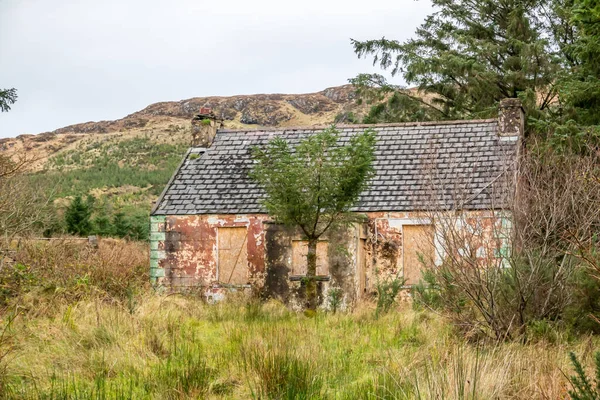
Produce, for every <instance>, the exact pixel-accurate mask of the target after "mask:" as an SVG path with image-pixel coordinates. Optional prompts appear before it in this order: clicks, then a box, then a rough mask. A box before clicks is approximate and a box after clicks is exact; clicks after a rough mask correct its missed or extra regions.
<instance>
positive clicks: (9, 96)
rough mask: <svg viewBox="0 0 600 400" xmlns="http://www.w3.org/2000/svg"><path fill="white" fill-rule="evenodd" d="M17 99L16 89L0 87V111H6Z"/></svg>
mask: <svg viewBox="0 0 600 400" xmlns="http://www.w3.org/2000/svg"><path fill="white" fill-rule="evenodd" d="M16 101H17V90H16V89H14V88H12V89H0V111H2V112H6V111H9V110H10V106H11V105H13V104H15V102H16Z"/></svg>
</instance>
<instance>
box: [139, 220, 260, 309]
mask: <svg viewBox="0 0 600 400" xmlns="http://www.w3.org/2000/svg"><path fill="white" fill-rule="evenodd" d="M266 219H267V216H266V215H189V216H166V217H163V216H153V217H152V222H151V224H152V226H151V260H152V261H151V277H152V279H153V283H155V284H159V285H162V286H164V287H168V288H170V289H172V290H192V289H196V288H202V290H203V291H205V292H206V293H207V296H209V297H210V296H213V295H214V296H216V297H219V296H221V295H222V294H223V293H225V292H227V290H225V288H226V287H229V286H232V285H227V283H226V281H225V282H224V277H219V265H218V260H219V258H218V234H219V229H220V228H235V227H246V228H247V237H246V238H245V244H244V246H245V250H246V253H247V260H242V261H243V263H240V265H239V266H238V268H244V267H245V268H247V271H248V272H247V278H248V279H247V281H246V282H245V283H243V284H237V285H233V286H236V288H250V287H262V286H263V281H264V271H265V262H264V254H265V251H264V232H263V227H262V224H263V221H265V220H266Z"/></svg>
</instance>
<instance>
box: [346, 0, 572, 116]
mask: <svg viewBox="0 0 600 400" xmlns="http://www.w3.org/2000/svg"><path fill="white" fill-rule="evenodd" d="M569 1H570V0H554V1H553V2H548V1H546V0H500V1H498V0H433V5H434V7H435V9H436V11H435V12H434V13H433V14H432V15H430V16H429V17H427V19H426V20H425V22H424V23H423V24H422V25H421V27H420V28H418V29H417V32H416V35H415V37H414V38H412V39H410V40H407V41H406V42H403V43H401V42H399V41H396V40H389V39H386V38H382V39H379V40H367V41H358V40H353V41H352V43H353V45H354V50H355V52H356V53H357V55H358V56H359V57H365V56H373V59H374V64H377V63H379V65H380V66H381V67H382V68H383V69H391V74H392V76H396V75H398V74H399V75H401V76H402V77H403V78H404V80H405V81H406V83H407V84H408V85H410V86H416V88H417V90H418V91H410V90H406V89H402V88H400V87H398V86H395V85H392V84H390V83H388V82H387V80H386V79H385V78H384V77H383V76H381V75H378V74H374V75H368V74H361V75H359V76H358V77H357V78H355V79H353V80H351V81H352V82H353V83H354V84H355V85H357V87H358V91H359V94H360V95H361V97H362V98H363V99H365V100H367V101H370V102H375V103H377V104H376V106H375V107H373V108H372V109H371V112H370V114H369V115H368V116H367V118H366V120H365V122H395V121H414V120H431V119H436V120H437V119H462V118H487V117H492V116H495V115H496V113H497V110H496V107H497V104H498V102H499V101H500V100H501V99H503V98H507V97H519V98H521V99H522V100H523V102H524V105H525V107H526V109H527V111H528V113H529V114H530V115H538V114H539V112H543V111H545V110H546V109H547V108H548V107H549V106H550V105H551V104H552V103H553V102H554V101H555V98H556V92H557V91H556V87H555V83H556V78H557V74H558V72H559V71H560V70H561V68H563V67H564V66H565V65H566V64H569V60H568V59H567V58H566V57H565V51H566V49H568V46H569V43H570V41H571V40H572V35H570V33H572V28H571V26H570V20H569V19H568V13H566V12H565V10H566V9H568V7H569Z"/></svg>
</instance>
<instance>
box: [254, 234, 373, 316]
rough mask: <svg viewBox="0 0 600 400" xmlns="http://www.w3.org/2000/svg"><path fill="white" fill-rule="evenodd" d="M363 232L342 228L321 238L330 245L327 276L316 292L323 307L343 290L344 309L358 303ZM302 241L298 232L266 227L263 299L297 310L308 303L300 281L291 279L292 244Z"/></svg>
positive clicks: (319, 283)
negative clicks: (335, 292) (333, 291)
mask: <svg viewBox="0 0 600 400" xmlns="http://www.w3.org/2000/svg"><path fill="white" fill-rule="evenodd" d="M360 230H361V227H360V226H351V227H347V228H340V229H337V230H335V231H331V232H329V233H327V234H326V235H324V237H322V240H323V241H326V242H327V248H328V251H327V260H326V263H327V265H328V273H327V275H326V276H321V277H319V280H318V283H317V292H318V295H319V303H320V304H322V305H323V306H324V307H327V306H328V302H329V296H328V293H329V290H330V289H333V288H335V289H341V290H342V293H343V295H342V300H341V303H342V304H341V307H342V308H344V307H349V306H351V305H352V304H354V303H355V301H356V299H357V295H358V288H357V283H356V279H355V278H356V265H357V264H356V263H357V245H358V238H359V236H360ZM301 239H302V234H301V232H300V231H299V230H295V229H290V228H286V227H284V226H282V225H279V224H273V223H267V224H265V241H266V260H265V262H266V265H267V275H266V281H265V287H264V289H263V295H264V297H267V298H276V299H279V300H281V301H283V302H284V303H286V304H289V305H291V306H292V307H293V308H297V309H300V308H303V307H304V304H305V302H306V299H305V296H304V283H303V282H302V279H301V277H299V276H294V275H292V269H293V266H292V262H293V260H294V255H293V248H294V246H293V245H292V241H294V240H301Z"/></svg>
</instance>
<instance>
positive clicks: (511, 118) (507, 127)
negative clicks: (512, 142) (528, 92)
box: [498, 98, 525, 139]
mask: <svg viewBox="0 0 600 400" xmlns="http://www.w3.org/2000/svg"><path fill="white" fill-rule="evenodd" d="M498 108H499V110H498V111H499V112H498V135H499V136H500V137H505V138H515V139H518V138H519V137H521V136H523V132H524V130H525V111H524V110H523V103H521V100H519V99H515V98H507V99H502V100H500V105H499V107H498Z"/></svg>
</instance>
